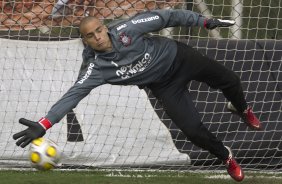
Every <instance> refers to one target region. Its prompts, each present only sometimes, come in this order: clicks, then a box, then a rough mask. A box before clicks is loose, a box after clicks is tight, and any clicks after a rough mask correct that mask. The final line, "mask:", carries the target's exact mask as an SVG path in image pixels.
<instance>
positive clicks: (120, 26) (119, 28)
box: [117, 24, 127, 31]
mask: <svg viewBox="0 0 282 184" xmlns="http://www.w3.org/2000/svg"><path fill="white" fill-rule="evenodd" d="M126 27H127V25H126V24H122V25H119V26H118V27H117V31H120V30H122V29H123V28H126Z"/></svg>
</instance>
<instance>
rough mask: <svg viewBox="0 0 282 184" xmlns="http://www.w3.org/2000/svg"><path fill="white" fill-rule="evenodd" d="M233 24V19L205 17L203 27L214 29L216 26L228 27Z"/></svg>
mask: <svg viewBox="0 0 282 184" xmlns="http://www.w3.org/2000/svg"><path fill="white" fill-rule="evenodd" d="M234 24H235V21H234V20H221V19H206V20H205V22H204V27H205V28H207V29H214V28H216V27H229V26H233V25H234Z"/></svg>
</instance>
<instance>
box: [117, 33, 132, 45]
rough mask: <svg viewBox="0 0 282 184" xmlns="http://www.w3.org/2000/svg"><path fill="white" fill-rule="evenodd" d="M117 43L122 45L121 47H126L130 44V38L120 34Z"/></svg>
mask: <svg viewBox="0 0 282 184" xmlns="http://www.w3.org/2000/svg"><path fill="white" fill-rule="evenodd" d="M119 41H120V42H121V43H122V45H124V46H125V47H127V46H129V45H130V44H131V37H130V36H128V35H126V34H125V33H121V34H120V35H119Z"/></svg>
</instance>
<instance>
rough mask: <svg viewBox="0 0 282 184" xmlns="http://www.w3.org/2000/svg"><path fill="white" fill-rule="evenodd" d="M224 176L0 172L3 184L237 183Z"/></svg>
mask: <svg viewBox="0 0 282 184" xmlns="http://www.w3.org/2000/svg"><path fill="white" fill-rule="evenodd" d="M245 175H246V177H245V179H244V180H243V181H242V182H240V183H242V184H266V183H267V184H281V183H282V174H267V173H248V172H246V173H245ZM234 183H237V182H236V181H233V180H232V179H231V178H230V177H229V176H228V175H226V174H225V173H203V172H201V173H188V172H185V173H177V172H123V171H122V172H117V171H114V172H102V171H82V172H81V171H79V172H78V171H47V172H46V171H45V172H41V171H0V184H234Z"/></svg>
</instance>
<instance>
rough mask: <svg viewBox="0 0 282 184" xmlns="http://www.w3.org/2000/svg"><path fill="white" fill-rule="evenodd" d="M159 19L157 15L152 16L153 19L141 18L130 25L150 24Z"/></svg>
mask: <svg viewBox="0 0 282 184" xmlns="http://www.w3.org/2000/svg"><path fill="white" fill-rule="evenodd" d="M159 18H160V17H159V16H158V15H156V16H153V17H148V18H143V19H137V20H131V22H132V24H139V23H143V22H151V21H154V20H158V19H159Z"/></svg>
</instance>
